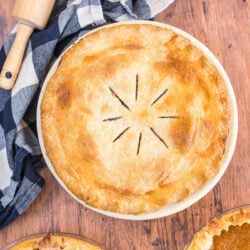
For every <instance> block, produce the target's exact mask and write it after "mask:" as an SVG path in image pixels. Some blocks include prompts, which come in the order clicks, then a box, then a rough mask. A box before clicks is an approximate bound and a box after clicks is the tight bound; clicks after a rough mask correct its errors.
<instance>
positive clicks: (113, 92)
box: [109, 87, 131, 111]
mask: <svg viewBox="0 0 250 250" xmlns="http://www.w3.org/2000/svg"><path fill="white" fill-rule="evenodd" d="M109 90H110V92H111V94H112V96H114V97H115V98H117V99H118V100H119V102H120V103H121V105H122V106H123V107H125V108H126V109H127V110H128V111H131V110H130V108H129V106H128V105H127V104H126V103H125V102H124V101H123V100H122V99H121V98H120V97H119V96H118V95H117V94H116V93H115V91H114V90H113V89H112V88H111V87H109Z"/></svg>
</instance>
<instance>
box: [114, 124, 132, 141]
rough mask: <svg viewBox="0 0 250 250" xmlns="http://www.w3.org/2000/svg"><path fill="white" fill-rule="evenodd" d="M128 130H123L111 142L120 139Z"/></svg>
mask: <svg viewBox="0 0 250 250" xmlns="http://www.w3.org/2000/svg"><path fill="white" fill-rule="evenodd" d="M129 129H130V127H127V128H125V129H124V130H123V131H122V132H121V133H120V134H119V135H118V136H116V138H115V139H114V140H113V142H115V141H117V140H118V139H120V138H121V137H122V136H123V135H124V134H125V133H126V132H127V131H128V130H129Z"/></svg>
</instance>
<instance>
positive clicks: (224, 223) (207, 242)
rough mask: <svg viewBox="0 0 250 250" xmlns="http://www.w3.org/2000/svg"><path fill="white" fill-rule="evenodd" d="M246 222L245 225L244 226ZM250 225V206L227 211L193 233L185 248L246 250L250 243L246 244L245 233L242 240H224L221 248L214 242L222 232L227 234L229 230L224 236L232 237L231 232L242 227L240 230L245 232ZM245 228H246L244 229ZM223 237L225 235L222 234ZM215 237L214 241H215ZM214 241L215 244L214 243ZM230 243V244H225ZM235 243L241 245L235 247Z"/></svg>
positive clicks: (195, 249) (249, 239)
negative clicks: (230, 211)
mask: <svg viewBox="0 0 250 250" xmlns="http://www.w3.org/2000/svg"><path fill="white" fill-rule="evenodd" d="M246 224H247V227H246ZM248 225H250V208H245V209H242V208H241V209H239V210H237V211H235V212H232V213H228V214H226V215H224V216H222V217H221V218H218V219H213V220H211V221H210V222H208V224H207V225H206V226H205V227H204V228H202V230H201V231H199V232H198V233H196V234H195V235H194V239H193V241H192V242H191V243H190V245H189V246H188V247H187V249H186V250H217V249H220V250H223V249H226V250H231V249H240V250H246V249H247V250H248V249H250V245H246V244H247V242H246V235H244V236H243V241H244V242H237V241H236V240H235V241H232V240H228V241H226V240H224V244H222V245H223V248H222V247H219V248H218V245H217V247H216V244H218V242H219V241H220V236H221V235H223V234H227V233H228V232H230V231H231V233H230V234H228V235H226V237H228V236H230V237H233V233H234V232H235V233H237V234H238V233H239V231H240V230H241V228H242V232H243V231H244V233H245V234H246V230H249V226H248ZM246 228H247V229H246ZM248 234H249V235H248V238H247V240H248V243H249V241H250V231H248ZM224 237H225V236H224ZM215 238H216V241H215ZM239 240H240V238H239ZM215 243H216V244H215ZM227 244H232V245H227ZM237 244H239V245H241V248H236V247H237Z"/></svg>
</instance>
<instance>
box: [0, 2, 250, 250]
mask: <svg viewBox="0 0 250 250" xmlns="http://www.w3.org/2000/svg"><path fill="white" fill-rule="evenodd" d="M13 3H14V0H8V1H1V3H0V44H2V43H3V41H4V39H5V37H6V36H7V34H8V33H9V32H10V31H11V29H12V27H13V25H14V22H13V21H12V19H11V18H10V13H11V9H12V6H13ZM157 20H158V21H160V22H164V23H168V24H172V25H174V26H176V27H179V28H181V29H183V30H185V31H187V32H189V33H190V34H192V35H193V36H195V37H196V38H198V39H199V40H200V41H201V42H203V43H204V44H206V45H207V46H208V48H209V49H210V50H211V51H212V52H213V53H214V54H215V55H216V56H217V57H218V59H219V60H220V61H221V63H222V65H223V66H224V68H225V69H226V71H227V73H228V75H229V78H230V79H231V82H232V85H233V88H234V90H235V94H236V98H237V102H238V111H239V134H238V141H237V146H236V151H235V154H234V157H233V159H232V161H231V163H230V165H229V168H228V169H227V171H226V173H225V174H224V176H223V178H222V179H221V180H220V182H219V184H217V185H216V187H215V188H214V189H213V190H212V191H211V192H210V193H208V194H207V195H206V196H205V197H204V198H203V199H201V200H200V201H199V202H197V203H196V204H194V205H193V206H191V207H190V208H188V209H186V210H184V211H182V212H180V213H178V214H175V215H172V216H168V217H165V218H161V219H155V220H151V221H137V222H136V221H123V220H119V219H113V218H109V217H106V216H103V215H100V214H97V213H95V212H93V211H91V210H89V209H87V208H85V207H83V206H81V205H79V204H78V203H77V202H76V201H74V200H73V199H72V198H71V197H70V196H69V195H68V194H67V193H66V192H65V191H64V190H63V189H62V188H61V187H60V186H59V184H58V183H57V182H56V180H55V179H54V177H53V176H52V175H51V174H50V172H49V170H48V169H47V168H45V169H44V170H43V171H42V175H43V176H44V178H45V180H46V185H45V187H44V189H43V190H42V192H41V194H40V195H39V196H38V197H37V199H36V200H35V201H34V203H33V204H32V205H31V206H30V207H29V208H28V210H27V211H26V212H25V213H24V214H23V215H22V216H20V217H19V218H18V219H17V220H16V221H15V222H14V223H13V224H11V225H10V226H9V227H7V228H6V229H4V230H2V231H0V248H1V247H4V246H5V245H6V244H8V243H10V242H11V241H14V240H16V239H19V238H22V237H25V236H27V235H31V234H36V233H41V232H67V233H73V234H78V235H82V236H85V237H88V238H91V239H94V240H96V241H98V242H100V243H102V244H104V245H106V247H107V249H112V250H113V249H122V250H123V249H124V250H130V249H142V250H144V249H170V250H172V249H173V250H174V249H183V248H184V246H185V244H186V243H187V242H189V241H190V240H191V239H192V237H193V234H194V232H196V231H197V230H199V229H200V228H201V227H202V226H203V225H205V223H206V222H207V221H208V220H209V219H210V218H212V217H214V216H217V215H219V214H220V213H221V212H223V211H225V210H228V209H231V208H233V207H237V206H242V205H244V204H250V171H249V164H250V161H249V160H250V158H249V155H250V122H249V120H248V118H249V117H250V91H249V90H250V80H249V79H250V7H249V1H247V0H232V1H228V0H220V1H217V0H204V1H201V0H192V1H191V0H183V1H181V0H176V1H175V3H173V4H172V5H171V6H170V7H169V8H168V9H166V10H165V11H163V12H162V13H161V14H160V15H159V16H158V17H157ZM0 164H1V163H0ZM0 168H1V165H0Z"/></svg>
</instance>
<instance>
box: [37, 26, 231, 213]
mask: <svg viewBox="0 0 250 250" xmlns="http://www.w3.org/2000/svg"><path fill="white" fill-rule="evenodd" d="M229 119H230V109H229V101H228V93H227V90H226V87H225V84H224V81H223V79H222V77H221V76H220V74H219V72H218V70H217V69H216V68H215V66H214V65H212V64H211V63H210V62H209V61H208V59H206V57H205V56H204V55H203V54H202V52H201V51H200V50H199V49H197V48H196V47H194V46H193V45H192V44H191V43H190V41H189V40H188V39H186V38H184V37H182V36H181V35H178V34H176V33H174V32H173V31H172V30H171V29H166V28H161V27H158V26H154V25H151V24H132V25H131V24H130V25H127V24H123V25H119V26H113V27H109V28H104V29H102V30H98V31H96V32H94V33H92V34H90V35H87V36H86V37H84V38H83V39H82V40H80V41H79V42H77V43H76V44H75V45H73V46H72V47H71V48H70V49H69V50H68V51H67V52H66V53H65V54H64V55H63V57H62V59H61V62H60V65H59V66H58V68H57V70H56V72H55V73H54V75H53V76H52V78H51V79H50V81H49V83H48V85H47V88H46V91H45V95H44V98H43V100H42V104H41V124H42V132H43V138H44V144H45V148H46V153H47V155H48V157H49V159H50V160H51V162H52V164H53V166H54V168H55V171H56V173H57V175H58V176H59V177H60V178H61V180H62V181H63V182H64V183H65V185H66V186H67V187H68V189H69V190H70V191H71V192H73V193H74V194H75V195H76V196H77V197H78V198H80V199H82V200H83V201H85V202H86V203H88V204H90V205H92V206H94V207H96V208H101V209H104V210H109V211H115V212H120V213H127V214H139V213H143V212H147V211H154V210H158V209H159V208H161V207H162V206H164V205H166V204H168V203H173V202H177V201H180V200H182V199H184V198H185V197H187V196H189V195H190V194H192V193H193V192H195V191H197V190H199V189H200V188H201V187H203V186H204V184H205V183H206V181H207V180H208V179H210V178H211V177H213V176H214V175H215V174H216V173H217V172H218V170H219V168H220V162H221V158H222V155H223V153H224V150H225V144H226V139H227V137H228V131H229Z"/></svg>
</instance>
